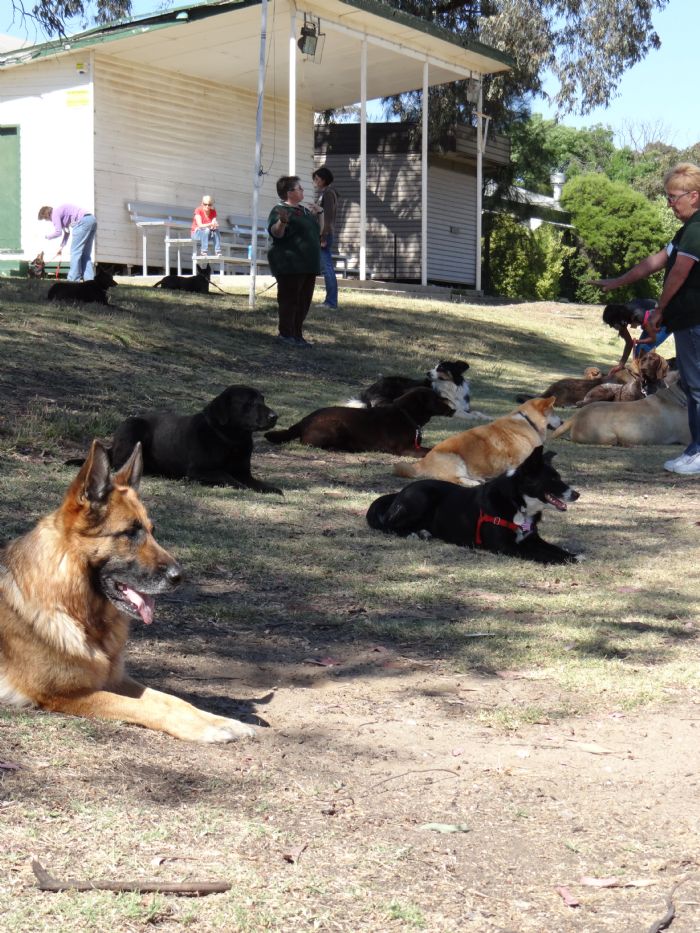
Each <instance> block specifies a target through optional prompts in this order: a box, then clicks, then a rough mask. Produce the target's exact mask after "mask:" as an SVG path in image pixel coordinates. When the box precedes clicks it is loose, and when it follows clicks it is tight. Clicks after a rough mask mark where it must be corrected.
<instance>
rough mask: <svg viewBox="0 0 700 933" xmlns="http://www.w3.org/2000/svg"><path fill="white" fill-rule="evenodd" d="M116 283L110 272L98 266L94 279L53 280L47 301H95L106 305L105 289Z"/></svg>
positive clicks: (114, 285)
mask: <svg viewBox="0 0 700 933" xmlns="http://www.w3.org/2000/svg"><path fill="white" fill-rule="evenodd" d="M116 285H117V283H116V282H115V281H114V279H113V278H112V273H111V272H108V271H107V270H106V269H105V268H104V267H102V266H98V267H97V271H96V272H95V278H94V279H88V280H87V281H85V282H55V283H54V284H53V285H52V286H51V288H50V289H49V294H48V299H49V301H95V302H97V303H98V304H101V305H108V304H109V301H108V300H107V289H108V288H115V287H116Z"/></svg>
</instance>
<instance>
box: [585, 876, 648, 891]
mask: <svg viewBox="0 0 700 933" xmlns="http://www.w3.org/2000/svg"><path fill="white" fill-rule="evenodd" d="M654 883H655V882H653V881H652V880H651V879H647V878H638V879H632V880H630V881H620V879H619V878H592V877H591V876H590V875H584V876H583V878H581V879H580V880H579V884H584V885H586V887H588V888H646V887H648V886H649V885H650V884H654Z"/></svg>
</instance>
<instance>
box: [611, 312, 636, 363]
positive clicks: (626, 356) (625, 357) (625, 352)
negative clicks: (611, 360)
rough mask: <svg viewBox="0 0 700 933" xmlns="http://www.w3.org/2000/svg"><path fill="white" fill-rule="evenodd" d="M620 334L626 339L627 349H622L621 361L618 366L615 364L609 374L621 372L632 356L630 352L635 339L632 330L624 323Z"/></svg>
mask: <svg viewBox="0 0 700 933" xmlns="http://www.w3.org/2000/svg"><path fill="white" fill-rule="evenodd" d="M618 334H619V335H620V336H621V337H622V339H623V340H624V341H625V349H624V350H623V351H622V356H621V357H620V362H619V363H618V364H617V366H613V368H612V369H611V370H610V372H609V373H608V376H614V375H615V373H619V372H620V370H621V369H624V368H625V364H626V363H627V360H628V359H629V357H630V353H631V352H632V348H633V347H634V340H632V337H631V335H630V332H629V331H628V330H627V328H626V327H625V325H624V324H621V325H620V328H619V330H618Z"/></svg>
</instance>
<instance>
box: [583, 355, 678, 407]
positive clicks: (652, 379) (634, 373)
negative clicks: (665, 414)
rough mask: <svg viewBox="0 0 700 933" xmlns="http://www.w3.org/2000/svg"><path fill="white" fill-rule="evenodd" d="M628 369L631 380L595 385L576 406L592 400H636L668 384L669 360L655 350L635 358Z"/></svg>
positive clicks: (586, 403) (588, 403)
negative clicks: (666, 380)
mask: <svg viewBox="0 0 700 933" xmlns="http://www.w3.org/2000/svg"><path fill="white" fill-rule="evenodd" d="M627 369H628V371H629V373H630V375H631V377H632V378H631V379H630V381H629V382H626V383H624V384H623V385H621V384H619V383H615V382H604V383H602V385H598V386H595V387H594V388H592V389H591V390H590V392H588V393H586V396H585V398H584V399H583V400H582V401H580V402H576V407H577V408H583V406H584V405H590V404H591V402H636V401H637V399H640V398H644V396H645V395H652V394H653V393H654V392H656V391H657V390H658V389H660V388H663V387H664V386H665V385H666V383H665V379H666V376H667V375H668V361H667V360H666V359H664V357H663V356H660V355H659V354H658V353H656V352H655V351H654V350H650V351H649V353H645V354H644V355H643V356H641V357H639V358H638V359H636V360H633V361H632V362H631V363H630V365H629V366H628V367H627Z"/></svg>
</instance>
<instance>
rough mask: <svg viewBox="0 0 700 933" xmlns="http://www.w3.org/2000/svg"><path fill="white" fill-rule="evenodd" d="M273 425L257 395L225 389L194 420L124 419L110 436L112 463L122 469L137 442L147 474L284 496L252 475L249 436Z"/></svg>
mask: <svg viewBox="0 0 700 933" xmlns="http://www.w3.org/2000/svg"><path fill="white" fill-rule="evenodd" d="M276 422H277V414H276V413H275V412H274V411H272V409H271V408H268V407H267V405H266V404H265V399H264V398H263V395H262V393H261V392H258V390H257V389H251V388H249V387H248V386H229V387H228V389H224V391H223V392H222V393H221V395H217V397H216V398H215V399H213V400H212V401H211V402H209V404H208V405H206V406H205V407H204V408H203V409H202V411H200V412H197V414H196V415H176V414H172V413H169V412H160V411H155V412H146V413H145V414H143V415H137V416H135V417H132V418H127V419H126V421H124V422H123V423H122V424H121V425H120V426H119V427H118V428H117V430H116V432H115V434H114V438H113V440H112V448H111V451H110V460H111V462H112V465H113V466H114V468H115V469H116V468H118V467H120V466H121V465H122V464H123V463H125V462H126V461H127V460H128V459H129V456H130V455H131V452H132V451H133V449H134V445H135V444H136V442H137V441H140V442H141V445H142V448H143V466H144V472H145V473H150V474H151V475H154V476H166V477H169V478H170V479H183V478H187V479H192V480H195V481H196V482H198V483H203V484H205V485H207V486H236V487H238V488H247V489H254V490H255V491H256V492H274V493H277V494H278V495H282V490H281V489H278V488H277V487H276V486H271V485H270V484H269V483H264V482H263V481H262V480H260V479H256V478H255V477H254V476H252V474H251V472H250V457H251V454H252V452H253V431H265V430H267V429H268V428H271V427H273V426H274V425H275V423H276Z"/></svg>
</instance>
